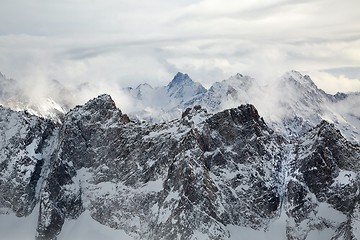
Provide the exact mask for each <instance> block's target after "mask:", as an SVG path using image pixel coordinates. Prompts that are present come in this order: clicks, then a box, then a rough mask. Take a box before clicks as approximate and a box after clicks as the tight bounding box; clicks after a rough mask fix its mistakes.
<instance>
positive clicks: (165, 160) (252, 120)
mask: <svg viewBox="0 0 360 240" xmlns="http://www.w3.org/2000/svg"><path fill="white" fill-rule="evenodd" d="M0 110H1V111H2V112H4V113H5V112H6V113H7V114H10V115H13V116H14V119H15V120H14V121H15V122H16V123H18V124H20V125H19V126H18V128H16V129H25V130H19V131H20V132H21V131H24V132H27V134H19V135H16V134H15V135H14V136H13V137H12V138H11V139H12V140H11V141H15V143H14V144H12V143H11V141H5V140H4V141H3V144H2V146H1V147H2V148H1V149H2V152H1V153H8V155H4V154H3V155H1V156H2V158H1V162H0V166H1V167H2V168H1V169H2V170H1V171H2V172H1V181H0V183H1V184H2V185H0V188H3V186H5V185H4V184H5V183H6V182H7V181H8V180H9V179H11V178H12V177H13V176H22V178H21V181H18V184H16V185H6V186H7V188H8V189H9V190H8V191H12V192H15V194H14V195H13V197H12V199H11V201H9V199H10V197H9V196H8V195H7V192H5V193H6V194H4V195H3V196H1V197H0V204H2V205H1V206H2V207H6V208H10V209H12V210H13V211H15V212H21V213H22V215H27V214H29V213H30V212H31V211H32V209H33V208H34V206H35V204H36V203H39V204H40V210H39V213H40V214H39V222H38V228H37V239H56V236H57V235H58V234H59V233H60V232H61V228H62V225H63V223H64V221H65V220H66V219H76V218H78V216H79V215H80V214H81V213H82V212H83V211H84V210H88V211H90V214H91V216H92V217H93V218H94V219H95V220H96V221H98V222H100V223H101V224H104V225H107V226H110V227H112V228H116V229H123V230H125V231H126V232H127V233H128V234H130V235H131V236H133V237H134V239H192V238H193V237H194V233H195V232H200V233H202V234H205V235H206V236H207V238H208V239H227V237H228V236H229V234H230V233H229V231H228V228H227V225H235V226H243V227H248V228H252V229H257V230H259V231H265V230H266V229H267V228H268V227H269V225H270V224H271V222H273V221H274V220H276V219H278V218H279V217H280V215H282V214H284V213H282V212H284V211H285V213H286V218H287V233H284V236H287V237H288V239H305V238H306V236H307V234H308V233H309V232H310V231H312V230H314V229H316V230H319V231H320V230H321V229H326V228H328V229H332V230H333V231H334V236H335V238H334V239H341V237H342V236H345V235H346V236H352V235H353V226H354V224H356V223H358V218H360V217H357V216H358V215H356V214H355V213H357V212H359V210H358V208H359V207H358V206H359V204H358V201H359V198H358V195H359V189H358V186H359V174H358V172H359V167H360V166H359V163H358V159H360V156H359V152H360V151H359V147H358V146H356V145H351V144H349V143H348V142H347V141H346V140H345V139H344V138H343V137H342V136H341V134H340V133H339V132H338V131H337V130H336V129H335V128H334V127H333V126H332V125H330V124H328V123H326V122H322V123H321V124H320V125H319V126H317V127H316V128H314V129H313V130H312V131H310V132H308V133H307V134H306V135H304V136H303V137H302V138H299V139H298V140H296V141H293V142H291V143H289V142H287V141H286V140H285V139H284V138H282V137H281V136H279V135H277V134H275V133H274V132H273V131H272V130H271V129H270V128H269V127H268V126H267V125H266V123H265V122H264V120H263V119H262V118H261V117H260V116H259V114H258V112H257V110H256V108H255V107H254V106H253V105H249V104H248V105H241V106H239V107H237V108H233V109H228V110H225V111H222V112H219V113H216V114H208V113H207V111H206V110H205V109H202V108H201V107H200V106H196V107H194V108H189V109H187V110H186V111H185V112H184V114H183V115H182V118H181V119H179V120H174V121H171V122H168V123H162V124H154V125H149V124H146V123H145V124H140V123H134V122H131V121H130V120H129V119H128V117H127V116H126V115H123V114H122V113H121V111H120V110H118V109H117V108H116V106H115V104H114V102H113V101H112V99H111V98H110V96H108V95H101V96H99V97H98V98H95V99H93V100H90V101H89V102H88V103H86V104H85V105H84V106H78V107H76V108H74V109H73V110H71V111H70V112H68V113H67V114H66V116H65V118H64V121H63V123H62V124H61V125H58V126H55V125H53V124H52V123H50V122H48V121H45V120H43V119H40V118H37V117H33V116H28V117H25V118H24V116H25V115H24V114H23V113H16V112H12V111H10V110H6V109H0ZM3 116H5V115H3ZM27 118H31V119H33V120H32V122H26V121H23V120H20V119H27ZM1 120H2V121H1V126H2V128H3V129H5V130H6V132H8V131H10V130H9V129H13V125H11V124H12V123H11V122H14V121H9V120H7V118H3V119H1ZM30 133H31V135H29V134H30ZM28 135H29V136H28ZM3 139H7V138H3ZM34 139H37V140H36V141H35V140H34ZM34 141H35V142H36V144H35V143H34ZM19 143H21V144H22V145H21V144H19ZM24 148H25V149H26V151H23V152H21V153H20V151H22V150H21V149H24ZM30 149H33V152H31V151H30ZM6 151H9V152H6ZM35 152H36V154H35ZM12 153H14V154H13V155H12V156H14V157H13V158H12V159H11V163H12V164H13V165H14V166H15V165H16V166H19V167H18V168H19V169H20V170H19V171H17V172H16V173H13V172H11V171H10V170H9V169H10V167H9V164H10V163H8V162H9V161H10V160H8V156H10V155H11V154H12ZM22 156H24V157H22ZM39 156H42V157H39ZM35 157H36V159H34V158H35ZM28 159H30V160H28ZM21 166H31V168H30V167H29V170H27V171H28V173H27V172H26V171H22V168H24V167H21ZM14 174H15V175H14ZM24 176H26V177H27V178H25V177H24ZM18 188H19V189H20V190H18ZM21 189H27V190H26V191H25V190H21ZM24 196H25V198H24ZM24 199H25V200H24ZM26 199H28V200H26ZM29 199H30V200H29ZM325 203H326V204H327V206H329V207H330V208H331V209H334V211H337V212H339V213H341V214H342V215H344V220H341V221H340V220H339V221H338V219H326V218H325V217H323V216H321V215H320V210H319V209H320V207H321V206H322V204H325ZM20 206H21V207H22V208H25V209H27V210H26V211H25V212H24V210H19V209H20ZM18 215H19V216H20V215H21V214H18ZM304 221H306V223H305V222H304Z"/></svg>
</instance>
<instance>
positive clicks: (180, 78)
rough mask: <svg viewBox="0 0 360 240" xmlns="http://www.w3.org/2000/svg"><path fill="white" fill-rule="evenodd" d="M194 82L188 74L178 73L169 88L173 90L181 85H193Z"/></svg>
mask: <svg viewBox="0 0 360 240" xmlns="http://www.w3.org/2000/svg"><path fill="white" fill-rule="evenodd" d="M192 82H193V80H192V79H191V78H190V77H189V75H188V74H187V73H182V72H178V73H177V74H176V75H175V76H174V78H173V80H171V82H170V83H169V85H168V87H169V88H172V87H174V86H178V85H180V84H186V83H192Z"/></svg>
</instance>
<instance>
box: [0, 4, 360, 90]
mask: <svg viewBox="0 0 360 240" xmlns="http://www.w3.org/2000/svg"><path fill="white" fill-rule="evenodd" d="M359 9H360V1H359V0H345V1H339V0H296V1H284V0H271V1H270V0H264V1H253V0H244V1H239V0H227V1H224V0H172V1H165V0H152V1H143V0H138V1H133V0H106V1H104V0H101V1H100V0H90V1H89V0H88V1H85V0H71V1H70V0H62V1H55V0H12V1H5V0H4V1H2V3H1V7H0V72H2V73H3V74H5V75H6V76H7V77H11V78H14V79H17V80H20V81H22V82H23V83H24V84H27V85H31V86H39V85H41V84H42V83H43V82H44V81H48V80H50V79H56V80H58V81H60V82H61V83H63V84H65V85H76V84H81V83H85V82H87V83H90V84H94V85H96V86H98V89H100V90H101V91H106V90H107V89H114V88H118V87H127V86H132V87H136V86H137V85H138V84H140V83H144V82H147V83H150V84H151V85H152V86H163V85H166V84H167V83H168V82H169V81H170V80H171V79H172V77H173V76H174V75H175V74H176V73H177V72H178V71H180V72H184V73H188V74H189V75H190V76H191V77H192V79H193V80H194V81H198V82H201V83H202V84H204V86H206V87H209V86H210V85H211V84H212V83H214V82H215V81H221V80H222V79H226V78H228V77H230V76H231V75H235V74H236V73H238V72H239V73H242V74H246V75H250V76H253V77H255V78H258V79H260V80H261V81H263V82H268V81H272V80H273V79H275V78H278V77H279V76H281V75H283V74H284V73H285V72H287V71H290V70H298V71H300V72H301V73H303V74H309V75H310V76H311V77H312V79H313V80H314V81H315V82H316V83H317V85H318V86H319V87H320V88H322V89H324V90H325V91H327V92H329V93H336V92H337V91H343V92H348V91H360V12H359Z"/></svg>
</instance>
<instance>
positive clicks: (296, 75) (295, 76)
mask: <svg viewBox="0 0 360 240" xmlns="http://www.w3.org/2000/svg"><path fill="white" fill-rule="evenodd" d="M284 80H286V81H288V80H291V81H293V82H296V83H297V84H301V85H307V86H309V85H310V86H316V85H315V83H314V81H313V80H312V79H311V78H310V76H309V75H302V74H301V73H300V72H298V71H295V70H291V71H290V72H287V73H286V74H285V75H284Z"/></svg>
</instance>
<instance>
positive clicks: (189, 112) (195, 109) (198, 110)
mask: <svg viewBox="0 0 360 240" xmlns="http://www.w3.org/2000/svg"><path fill="white" fill-rule="evenodd" d="M198 113H205V114H206V113H207V110H206V109H205V108H202V107H201V105H196V106H194V107H192V108H187V109H186V110H185V111H184V112H183V113H182V114H181V118H185V117H187V116H192V115H196V114H198Z"/></svg>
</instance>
